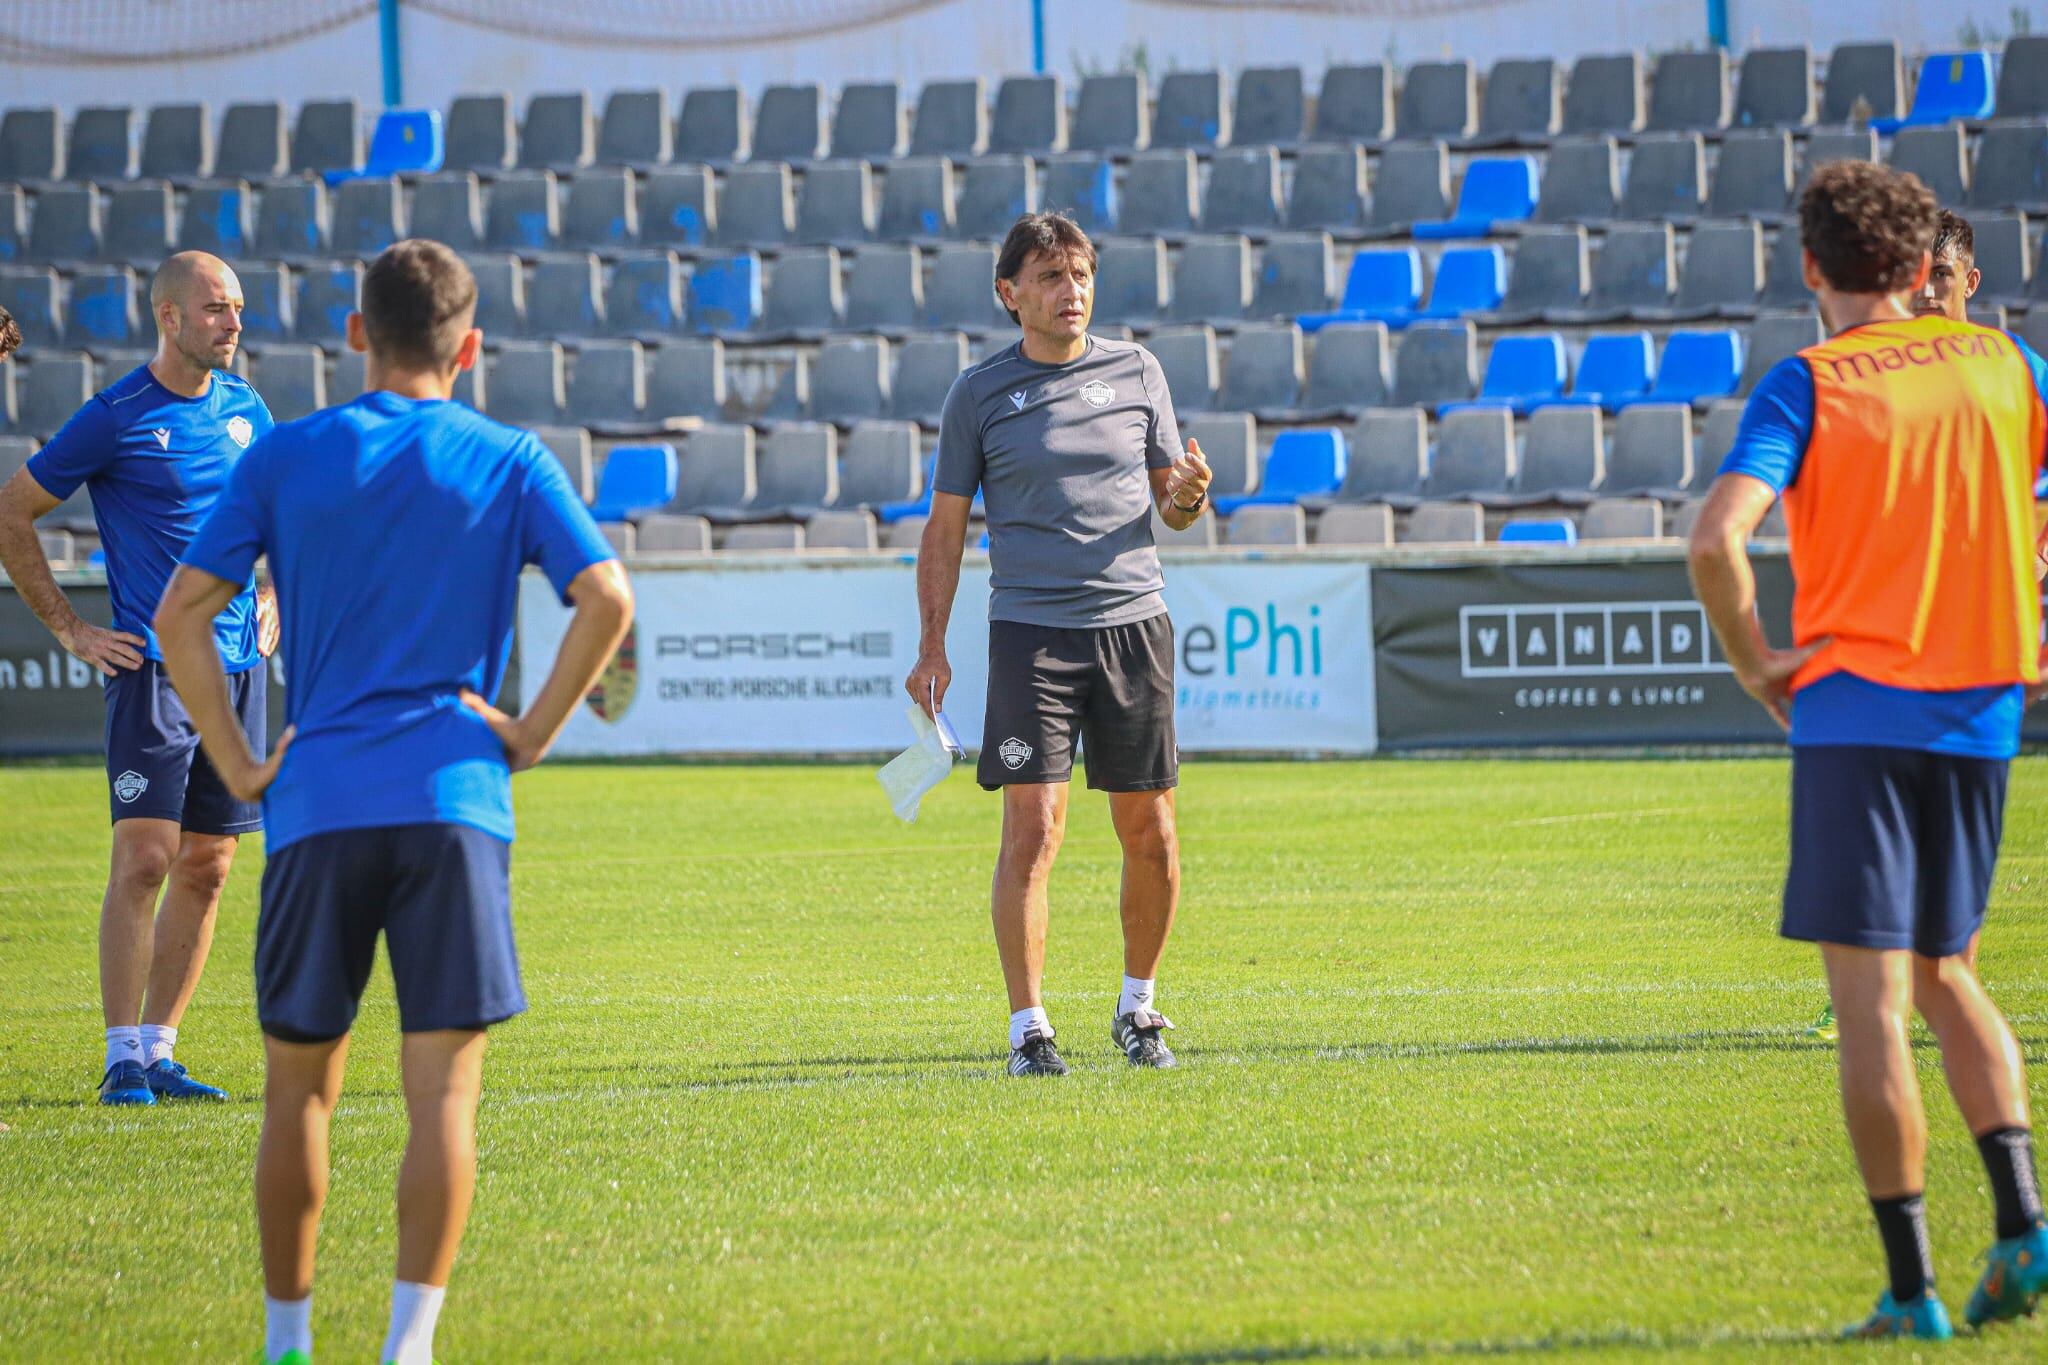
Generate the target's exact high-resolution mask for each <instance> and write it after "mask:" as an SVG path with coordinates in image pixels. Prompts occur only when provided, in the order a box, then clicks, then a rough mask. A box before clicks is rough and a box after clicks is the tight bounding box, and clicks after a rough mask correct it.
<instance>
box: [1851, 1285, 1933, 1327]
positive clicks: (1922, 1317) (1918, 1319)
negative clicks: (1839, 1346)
mask: <svg viewBox="0 0 2048 1365" xmlns="http://www.w3.org/2000/svg"><path fill="white" fill-rule="evenodd" d="M1955 1334H1956V1329H1955V1328H1954V1327H1953V1326H1952V1325H1950V1323H1949V1320H1948V1309H1947V1308H1945V1307H1943V1306H1942V1302H1941V1300H1940V1299H1938V1298H1936V1297H1935V1296H1934V1286H1933V1285H1929V1286H1928V1287H1927V1291H1926V1292H1925V1293H1923V1294H1922V1295H1921V1296H1920V1297H1919V1298H1917V1299H1908V1300H1906V1302H1904V1303H1900V1302H1898V1301H1897V1300H1896V1299H1894V1298H1892V1291H1891V1290H1889V1289H1887V1290H1885V1291H1884V1293H1882V1294H1880V1295H1879V1296H1878V1299H1877V1311H1875V1312H1874V1313H1872V1314H1871V1315H1870V1316H1869V1317H1867V1318H1865V1319H1864V1320H1863V1321H1861V1322H1857V1323H1851V1324H1850V1325H1849V1326H1847V1327H1844V1328H1843V1329H1842V1339H1843V1340H1844V1341H1870V1340H1876V1339H1879V1338H1883V1337H1913V1338H1915V1339H1917V1340H1920V1341H1947V1340H1948V1339H1949V1338H1951V1337H1953V1336H1954V1335H1955Z"/></svg>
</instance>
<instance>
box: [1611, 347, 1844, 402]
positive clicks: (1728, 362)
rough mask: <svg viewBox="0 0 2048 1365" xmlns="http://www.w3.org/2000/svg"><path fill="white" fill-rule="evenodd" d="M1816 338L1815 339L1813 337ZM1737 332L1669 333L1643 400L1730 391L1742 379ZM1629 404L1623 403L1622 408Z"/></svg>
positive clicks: (1705, 398) (1700, 397)
mask: <svg viewBox="0 0 2048 1365" xmlns="http://www.w3.org/2000/svg"><path fill="white" fill-rule="evenodd" d="M1816 340H1818V338H1816ZM1742 358H1743V347H1742V334H1741V333H1740V332H1692V331H1678V332H1673V333H1672V334H1671V335H1670V336H1669V337H1668V338H1666V340H1665V342H1664V353H1663V354H1662V355H1661V356H1660V357H1659V358H1658V361H1657V379H1656V382H1655V383H1653V384H1652V385H1651V386H1650V391H1649V393H1648V394H1647V395H1645V396H1644V398H1643V399H1642V400H1641V401H1643V402H1647V403H1685V404H1691V403H1707V402H1710V401H1711V400H1713V399H1716V398H1726V397H1728V396H1729V395H1730V394H1732V393H1734V392H1735V390H1736V386H1737V385H1738V384H1739V383H1740V382H1741V379H1742ZM1631 406H1633V404H1632V403H1627V402H1625V403H1623V404H1621V407H1622V409H1623V410H1624V411H1626V410H1627V409H1628V408H1629V407H1631Z"/></svg>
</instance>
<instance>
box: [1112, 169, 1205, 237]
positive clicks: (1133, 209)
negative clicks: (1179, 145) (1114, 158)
mask: <svg viewBox="0 0 2048 1365" xmlns="http://www.w3.org/2000/svg"><path fill="white" fill-rule="evenodd" d="M1120 203H1121V212H1120V213H1119V215H1118V218H1117V229H1118V231H1121V232H1130V233H1139V232H1152V233H1168V234H1177V233H1184V232H1192V231H1194V227H1195V154H1194V153H1193V152H1190V151H1184V150H1181V151H1153V152H1140V153H1138V154H1137V155H1136V156H1134V157H1132V158H1131V164H1130V168H1129V169H1128V170H1127V171H1125V173H1124V185H1123V194H1122V196H1121V199H1120Z"/></svg>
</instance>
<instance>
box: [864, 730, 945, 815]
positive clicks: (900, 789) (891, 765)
mask: <svg viewBox="0 0 2048 1365" xmlns="http://www.w3.org/2000/svg"><path fill="white" fill-rule="evenodd" d="M905 714H906V715H908V716H909V717H910V728H911V731H912V733H914V734H915V735H916V736H917V742H916V743H914V744H912V745H911V746H910V747H909V748H908V749H905V750H904V751H903V752H902V753H900V754H898V755H896V757H894V758H892V759H890V760H889V761H888V762H887V763H885V764H884V765H882V770H881V771H880V772H879V773H877V774H876V777H877V778H879V779H880V781H881V783H882V790H883V791H884V792H887V793H888V795H889V805H890V806H891V807H892V808H894V810H895V812H896V815H897V818H899V819H902V820H909V821H913V822H914V821H916V819H917V806H918V802H920V801H922V800H923V799H924V794H925V793H926V792H928V791H930V790H931V789H932V788H933V787H936V786H938V785H939V783H941V782H943V781H945V780H946V774H947V773H950V772H951V771H953V760H954V759H956V758H962V757H964V756H965V755H966V751H965V750H964V749H962V748H961V747H960V737H959V735H957V734H955V733H954V730H953V722H951V721H950V720H947V719H946V713H945V712H943V711H940V712H939V713H938V720H937V722H936V723H935V722H934V721H933V720H932V718H931V717H930V716H928V715H926V714H925V712H924V708H923V707H922V706H912V707H911V708H910V710H909V711H908V712H906V713H905Z"/></svg>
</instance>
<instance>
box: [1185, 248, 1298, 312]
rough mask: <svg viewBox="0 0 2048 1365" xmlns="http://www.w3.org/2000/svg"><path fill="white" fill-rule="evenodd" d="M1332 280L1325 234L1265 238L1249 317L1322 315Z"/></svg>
mask: <svg viewBox="0 0 2048 1365" xmlns="http://www.w3.org/2000/svg"><path fill="white" fill-rule="evenodd" d="M1335 279H1336V260H1335V257H1334V256H1333V254H1332V251H1331V245H1330V239H1329V237H1328V236H1327V235H1325V234H1323V233H1320V232H1297V233H1286V234H1279V235H1275V236H1272V237H1268V238H1267V239H1266V244H1265V246H1264V247H1263V248H1262V249H1261V250H1260V252H1259V264H1258V268H1257V271H1256V273H1255V275H1254V277H1253V280H1254V283H1253V288H1252V316H1254V317H1261V318H1275V317H1296V316H1299V315H1300V314H1302V313H1320V312H1324V311H1326V310H1327V309H1329V307H1330V306H1331V292H1332V288H1333V284H1334V281H1335ZM1178 293H1179V288H1178V286H1176V287H1175V294H1176V296H1177V295H1178Z"/></svg>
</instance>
